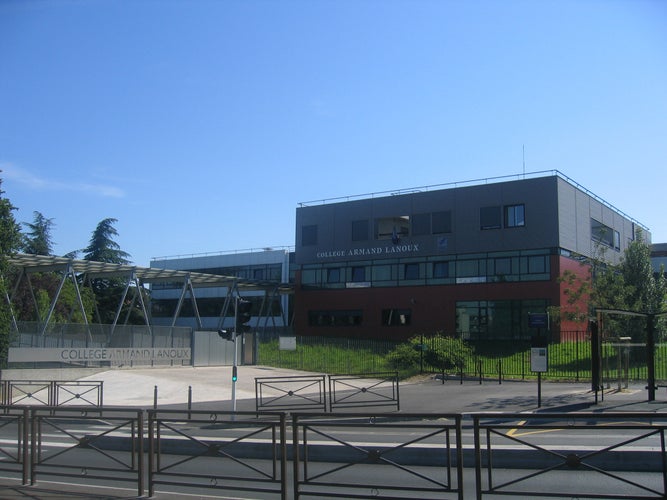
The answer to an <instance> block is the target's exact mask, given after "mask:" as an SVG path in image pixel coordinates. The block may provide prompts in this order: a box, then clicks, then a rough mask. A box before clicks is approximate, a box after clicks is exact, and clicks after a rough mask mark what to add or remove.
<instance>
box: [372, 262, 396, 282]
mask: <svg viewBox="0 0 667 500" xmlns="http://www.w3.org/2000/svg"><path fill="white" fill-rule="evenodd" d="M391 268H392V266H391V265H375V266H373V268H372V269H373V271H372V272H373V282H379V281H390V280H391Z"/></svg>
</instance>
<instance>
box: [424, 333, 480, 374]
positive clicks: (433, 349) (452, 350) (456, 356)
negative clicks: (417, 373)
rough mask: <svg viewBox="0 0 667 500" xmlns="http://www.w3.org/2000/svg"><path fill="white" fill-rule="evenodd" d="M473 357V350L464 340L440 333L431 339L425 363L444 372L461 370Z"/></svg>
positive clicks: (425, 354)
mask: <svg viewBox="0 0 667 500" xmlns="http://www.w3.org/2000/svg"><path fill="white" fill-rule="evenodd" d="M471 355H472V349H471V348H470V346H469V345H468V344H466V343H465V342H464V341H463V340H461V339H458V338H454V337H446V336H444V335H442V334H440V333H438V334H436V335H435V336H434V337H431V338H430V339H429V341H428V349H427V350H426V352H425V353H424V361H426V363H428V364H429V365H431V366H432V367H433V368H435V369H437V370H440V371H442V372H445V371H447V370H453V369H457V370H461V369H464V368H465V364H466V360H467V359H470V358H471Z"/></svg>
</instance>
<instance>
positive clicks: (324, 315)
mask: <svg viewBox="0 0 667 500" xmlns="http://www.w3.org/2000/svg"><path fill="white" fill-rule="evenodd" d="M362 320H363V314H362V312H361V311H360V310H352V311H308V325H309V326H356V325H360V324H361V323H362Z"/></svg>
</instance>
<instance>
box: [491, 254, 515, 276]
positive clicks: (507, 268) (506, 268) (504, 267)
mask: <svg viewBox="0 0 667 500" xmlns="http://www.w3.org/2000/svg"><path fill="white" fill-rule="evenodd" d="M494 264H495V270H494V271H495V272H494V274H495V275H496V276H507V275H508V274H512V259H511V258H509V257H501V258H499V259H495V261H494Z"/></svg>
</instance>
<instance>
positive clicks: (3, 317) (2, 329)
mask: <svg viewBox="0 0 667 500" xmlns="http://www.w3.org/2000/svg"><path fill="white" fill-rule="evenodd" d="M0 172H1V171H0ZM1 186H2V180H1V179H0V295H2V297H0V360H1V361H2V363H3V364H4V363H5V362H6V360H7V348H8V347H9V331H10V325H11V312H10V310H9V304H7V301H6V300H5V297H6V296H7V289H6V283H5V277H6V276H7V272H8V270H9V267H10V266H9V257H11V255H13V254H14V253H16V252H17V251H18V249H19V248H20V246H21V228H20V226H19V225H18V224H17V223H16V219H14V213H13V212H14V210H16V208H15V207H14V206H13V205H12V204H11V202H10V201H9V200H8V199H7V198H3V197H2V195H3V194H4V191H2V188H1Z"/></svg>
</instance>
